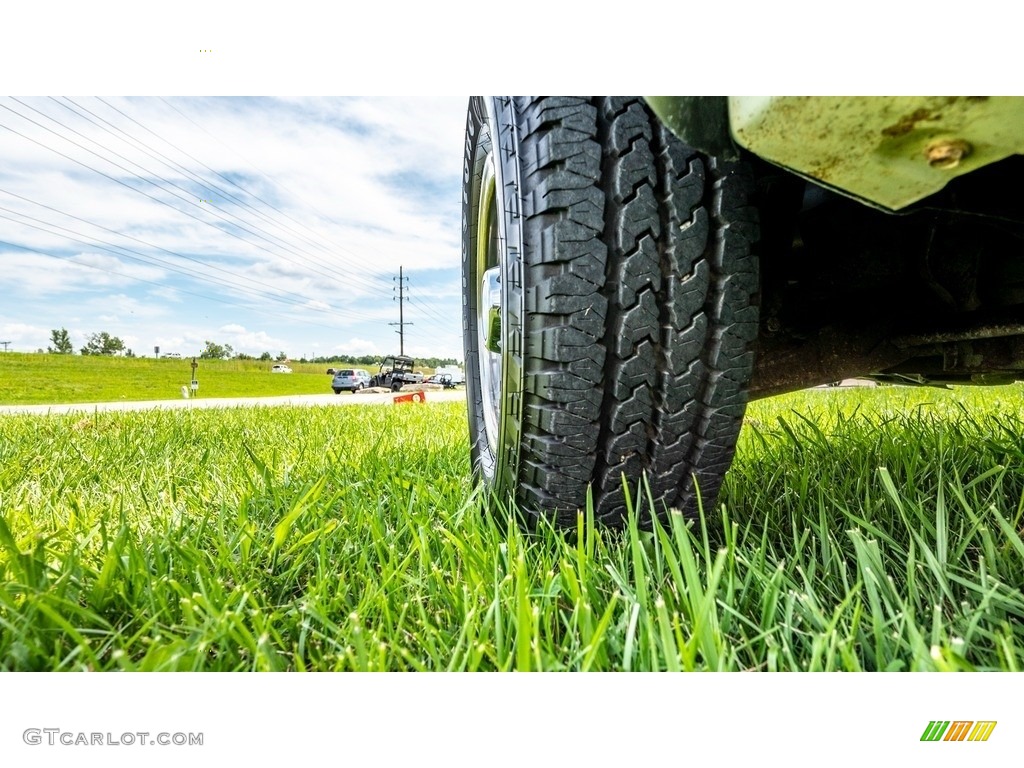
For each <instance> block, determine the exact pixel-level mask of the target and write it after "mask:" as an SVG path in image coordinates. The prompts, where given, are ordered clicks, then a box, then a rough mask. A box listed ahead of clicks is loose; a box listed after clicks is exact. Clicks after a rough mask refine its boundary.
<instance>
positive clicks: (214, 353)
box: [199, 341, 235, 360]
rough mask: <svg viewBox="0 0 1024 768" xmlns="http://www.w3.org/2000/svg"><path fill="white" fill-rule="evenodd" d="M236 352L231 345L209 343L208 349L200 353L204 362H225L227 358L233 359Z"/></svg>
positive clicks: (207, 343)
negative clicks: (232, 355) (232, 356)
mask: <svg viewBox="0 0 1024 768" xmlns="http://www.w3.org/2000/svg"><path fill="white" fill-rule="evenodd" d="M234 351H235V350H234V349H232V348H231V345H230V344H218V343H217V342H215V341H207V342H206V349H204V350H203V351H202V352H200V353H199V357H201V358H202V359H204V360H223V359H224V358H226V357H231V354H232V353H233V352H234Z"/></svg>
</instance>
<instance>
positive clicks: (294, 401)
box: [0, 387, 466, 414]
mask: <svg viewBox="0 0 1024 768" xmlns="http://www.w3.org/2000/svg"><path fill="white" fill-rule="evenodd" d="M403 394H409V393H403ZM425 394H426V403H427V404H430V403H437V402H450V401H453V400H465V399H466V390H465V389H463V388H461V387H460V388H459V389H455V390H448V391H444V392H427V393H425ZM394 399H395V395H392V394H391V393H382V394H359V395H354V394H350V393H348V392H343V393H342V394H340V395H335V394H333V393H332V394H327V395H284V396H281V397H211V398H203V397H190V398H188V399H187V400H186V399H185V398H179V399H178V400H139V401H128V400H122V401H118V402H113V403H68V404H62V405H0V414H2V413H42V414H47V413H79V412H81V413H94V412H96V411H146V410H152V409H165V410H181V409H183V408H185V409H188V408H239V407H245V408H251V407H253V406H275V405H306V406H309V405H319V406H325V405H338V406H344V405H381V404H387V403H392V402H394Z"/></svg>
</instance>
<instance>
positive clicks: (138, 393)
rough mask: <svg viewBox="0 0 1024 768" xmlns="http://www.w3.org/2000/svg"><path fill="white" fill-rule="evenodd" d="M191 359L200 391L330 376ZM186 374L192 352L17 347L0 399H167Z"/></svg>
mask: <svg viewBox="0 0 1024 768" xmlns="http://www.w3.org/2000/svg"><path fill="white" fill-rule="evenodd" d="M196 362H197V363H198V364H199V367H198V368H197V369H196V379H197V381H199V392H198V394H199V397H204V398H213V397H260V396H273V395H316V394H329V393H331V377H330V376H328V375H327V369H328V368H329V367H331V366H329V365H328V364H326V363H324V364H321V363H289V364H288V365H289V367H290V368H291V369H292V373H290V374H279V373H273V374H272V373H271V372H270V367H271V366H272V365H273V363H272V362H269V361H258V360H196ZM335 367H336V366H335ZM418 370H423V371H424V372H426V371H428V370H429V369H425V368H424V369H418ZM371 373H372V371H371ZM191 380H192V358H185V359H181V360H170V359H166V358H161V359H159V360H158V359H156V358H127V357H105V356H103V357H101V356H96V355H87V356H84V357H83V356H81V355H47V354H42V355H40V354H24V353H18V352H8V353H6V354H3V355H0V405H36V404H51V403H92V402H111V401H118V400H170V399H177V398H180V397H181V388H182V387H183V386H187V385H188V384H189V382H190V381H191Z"/></svg>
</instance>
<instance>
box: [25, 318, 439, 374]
mask: <svg viewBox="0 0 1024 768" xmlns="http://www.w3.org/2000/svg"><path fill="white" fill-rule="evenodd" d="M204 343H205V346H204V347H203V350H202V351H201V352H200V353H199V354H198V355H197V357H199V358H200V359H203V360H228V359H233V360H266V361H270V360H287V359H288V355H287V354H286V353H285V352H284V351H283V350H282V351H281V352H279V353H278V355H277V356H276V357H274V356H273V355H271V354H270V352H264V353H263V354H261V355H259V356H258V357H257V356H254V355H247V354H245V353H244V352H237V353H236V352H235V350H234V348H233V347H232V346H231V345H230V344H218V343H217V342H215V341H209V340H207V341H206V342H204ZM40 351H42V350H40ZM46 351H47V352H49V353H50V354H55V355H73V354H74V353H75V348H74V346H73V345H72V343H71V336H70V335H69V334H68V330H67V328H59V329H58V328H54V329H52V330H51V331H50V346H49V347H47V348H46ZM79 353H80V354H83V355H122V356H124V357H135V353H134V352H132V350H131V349H129V348H128V347H127V346H126V345H125V343H124V341H123V340H122V339H120V338H118V337H117V336H113V335H111V334H109V333H107V332H106V331H100V332H99V333H92V334H89V337H88V339H87V340H86V343H85V346H83V347H81V348H80V349H79ZM383 359H384V356H383V355H330V356H324V357H314V358H312V359H309V360H307V359H306V358H305V357H303V358H300V359H299V360H298V362H300V363H341V364H343V365H353V366H355V365H366V366H369V365H379V364H380V361H381V360H383ZM416 363H417V364H418V365H422V366H425V367H427V368H440V367H441V366H444V365H458V364H459V361H458V360H456V359H455V358H453V357H421V358H417V359H416Z"/></svg>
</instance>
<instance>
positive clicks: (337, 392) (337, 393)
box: [332, 387, 341, 395]
mask: <svg viewBox="0 0 1024 768" xmlns="http://www.w3.org/2000/svg"><path fill="white" fill-rule="evenodd" d="M332 389H333V390H334V394H336V395H340V394H341V389H340V388H338V387H332Z"/></svg>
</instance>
